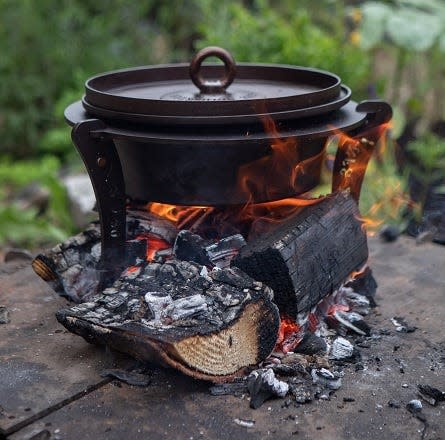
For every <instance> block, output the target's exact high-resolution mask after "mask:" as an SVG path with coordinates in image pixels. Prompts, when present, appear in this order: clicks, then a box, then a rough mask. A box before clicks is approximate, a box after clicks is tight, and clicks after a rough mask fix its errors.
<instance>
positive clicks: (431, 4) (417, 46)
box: [360, 0, 445, 52]
mask: <svg viewBox="0 0 445 440" xmlns="http://www.w3.org/2000/svg"><path fill="white" fill-rule="evenodd" d="M361 11H362V14H363V20H362V22H361V25H360V34H361V37H362V38H361V39H360V42H361V45H362V47H363V48H364V49H370V48H372V47H374V46H376V45H379V44H382V43H383V42H384V41H385V39H389V40H390V41H391V42H392V43H393V44H395V45H396V46H398V47H399V48H401V49H404V50H409V51H418V52H423V51H427V50H430V49H431V48H433V46H434V45H435V44H437V46H438V47H439V48H440V49H441V50H443V51H445V3H444V2H443V1H442V0H395V1H394V2H392V3H391V4H388V2H377V1H370V2H365V3H364V4H363V5H362V6H361Z"/></svg>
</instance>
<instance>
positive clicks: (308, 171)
mask: <svg viewBox="0 0 445 440" xmlns="http://www.w3.org/2000/svg"><path fill="white" fill-rule="evenodd" d="M262 122H263V126H264V130H265V132H266V133H268V134H269V136H270V138H271V145H270V154H268V155H266V156H263V157H261V158H260V159H258V160H255V161H253V162H250V163H248V164H245V165H244V166H242V167H240V169H239V171H238V190H239V191H240V192H241V193H242V194H243V195H244V196H245V197H246V198H247V199H248V200H249V201H252V200H277V199H282V198H283V195H285V194H289V193H294V194H299V193H301V192H302V191H301V188H302V182H303V181H304V180H305V179H308V178H310V179H313V178H318V176H319V175H320V173H321V166H320V165H321V164H322V162H323V157H324V155H325V146H324V147H322V148H321V151H319V152H318V153H316V154H311V155H310V156H309V157H305V149H306V151H307V146H305V145H298V144H297V141H296V138H295V137H288V138H285V137H281V136H280V133H279V131H278V129H277V125H276V124H275V121H274V120H273V119H272V118H271V117H270V116H264V117H263V118H262ZM305 147H306V148H305ZM265 176H267V180H266V179H265ZM271 182H272V183H271ZM303 186H304V185H303ZM248 204H250V203H248Z"/></svg>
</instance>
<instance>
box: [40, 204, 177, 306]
mask: <svg viewBox="0 0 445 440" xmlns="http://www.w3.org/2000/svg"><path fill="white" fill-rule="evenodd" d="M176 232H177V231H176V228H175V226H174V224H173V223H172V222H170V221H168V220H165V219H162V218H160V217H158V216H156V215H154V214H150V213H149V212H144V211H128V212H127V234H126V235H127V237H128V240H127V241H126V242H125V244H124V247H125V255H126V258H125V259H124V260H123V261H119V264H118V267H122V265H123V266H126V267H128V266H131V265H134V264H136V263H137V262H138V261H140V260H141V259H145V257H146V248H147V242H146V240H137V239H136V237H138V236H139V235H143V236H155V237H159V238H161V239H163V240H164V241H166V242H168V243H173V240H174V238H175V237H176ZM100 237H101V231H100V226H99V223H97V222H94V223H91V224H90V225H89V226H88V227H87V228H86V229H85V230H84V231H82V232H80V233H79V234H77V235H75V236H73V237H70V238H68V239H67V240H65V241H64V242H62V243H60V244H58V245H57V246H55V247H53V248H51V249H48V250H46V251H44V252H42V253H41V254H39V255H37V257H36V258H35V259H34V261H33V262H32V267H33V269H34V271H35V272H36V273H37V275H39V276H40V277H41V278H42V279H43V280H44V281H47V282H49V284H50V285H51V287H52V288H53V289H54V290H55V291H56V292H57V293H59V294H60V295H64V296H67V297H69V298H70V299H71V300H73V301H76V302H80V301H86V300H87V299H88V297H89V296H92V295H94V294H96V293H97V292H98V290H99V289H100V278H101V274H102V273H103V270H102V269H101V267H100V259H101V238H100ZM108 274H109V277H110V280H109V282H110V284H111V283H112V282H113V281H115V279H116V278H117V276H115V277H114V278H113V277H112V276H111V274H110V273H108Z"/></svg>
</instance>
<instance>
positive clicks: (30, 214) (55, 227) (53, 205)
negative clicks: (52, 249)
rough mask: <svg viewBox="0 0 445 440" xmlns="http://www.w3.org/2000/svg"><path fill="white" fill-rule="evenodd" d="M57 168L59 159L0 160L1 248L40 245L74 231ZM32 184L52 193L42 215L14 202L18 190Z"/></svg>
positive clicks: (34, 209)
mask: <svg viewBox="0 0 445 440" xmlns="http://www.w3.org/2000/svg"><path fill="white" fill-rule="evenodd" d="M59 168H60V162H59V160H58V159H56V158H55V157H51V156H46V157H43V158H42V159H40V160H34V161H14V162H13V161H11V160H7V159H3V160H1V161H0V188H1V191H0V245H5V244H8V245H15V246H41V245H44V244H48V243H51V242H54V241H59V240H62V239H64V238H66V237H67V236H68V235H69V234H70V233H72V232H73V230H74V228H73V224H72V220H71V218H70V216H69V213H68V205H67V199H66V194H65V190H64V188H63V187H62V186H61V184H60V181H59V178H58V172H59ZM34 182H36V183H38V184H39V185H41V186H42V187H43V188H46V189H47V190H48V191H49V192H50V194H51V196H50V198H49V206H48V207H47V209H46V210H45V212H44V213H43V214H41V213H39V212H38V210H37V209H36V208H33V207H31V208H27V209H23V208H22V207H21V206H20V204H19V203H18V202H17V201H15V200H16V199H17V194H18V193H19V191H20V190H21V189H23V188H24V187H26V186H27V185H29V184H31V183H34Z"/></svg>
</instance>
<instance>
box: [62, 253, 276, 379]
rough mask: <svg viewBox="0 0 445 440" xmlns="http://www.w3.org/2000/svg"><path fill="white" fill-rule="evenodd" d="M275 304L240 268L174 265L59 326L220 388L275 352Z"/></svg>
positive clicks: (132, 275)
mask: <svg viewBox="0 0 445 440" xmlns="http://www.w3.org/2000/svg"><path fill="white" fill-rule="evenodd" d="M271 299H272V291H271V290H270V288H268V287H267V286H265V285H263V284H262V283H261V282H258V281H255V280H253V279H251V278H250V277H249V276H247V275H246V274H244V273H243V272H241V271H240V270H239V269H237V268H228V269H214V270H212V271H207V269H206V268H205V267H204V266H200V265H198V264H196V263H190V262H185V261H178V260H171V261H169V262H167V263H165V264H156V263H154V264H147V265H146V266H145V267H141V268H140V269H138V271H132V272H127V273H126V274H125V275H123V276H122V277H121V278H119V279H118V280H117V281H116V282H115V283H114V285H113V286H112V287H110V288H108V289H105V290H104V291H103V293H102V294H100V295H96V296H95V297H93V298H91V299H90V301H89V302H86V303H83V304H79V305H76V306H74V307H72V308H70V309H63V310H61V311H59V312H58V313H57V319H58V320H59V322H61V323H62V324H63V325H64V326H65V327H66V328H68V329H69V330H70V331H72V332H74V333H77V334H79V335H81V336H83V337H84V338H85V339H86V340H88V341H90V342H95V343H100V344H106V345H108V346H110V347H112V348H115V349H117V350H120V351H123V352H126V353H129V354H131V355H133V356H135V357H137V358H139V359H142V360H145V361H150V360H153V357H154V358H156V359H158V360H161V361H162V362H164V363H167V364H168V365H171V366H174V367H175V368H179V369H180V370H181V371H183V372H185V373H187V374H189V375H192V376H194V377H198V378H205V379H208V380H212V381H216V382H218V381H224V380H227V379H229V378H231V377H233V375H237V374H241V373H242V372H243V371H244V370H245V368H246V367H248V366H251V365H255V364H257V363H259V362H261V361H262V360H264V359H265V358H266V357H267V356H268V355H269V354H270V353H271V351H272V350H273V348H274V346H275V343H276V339H277V335H278V328H279V322H280V319H279V313H278V309H277V307H276V306H275V304H274V303H273V302H272V300H271Z"/></svg>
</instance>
